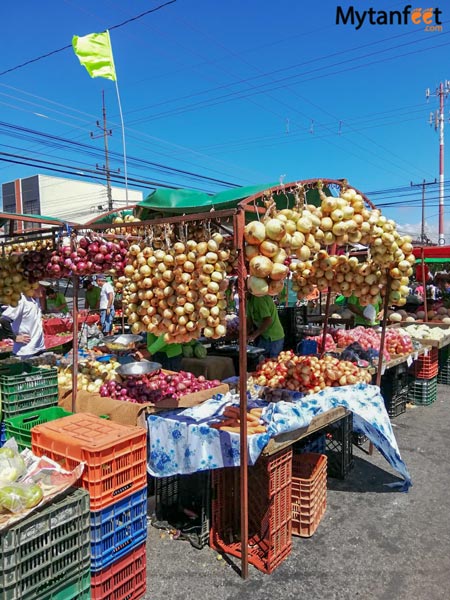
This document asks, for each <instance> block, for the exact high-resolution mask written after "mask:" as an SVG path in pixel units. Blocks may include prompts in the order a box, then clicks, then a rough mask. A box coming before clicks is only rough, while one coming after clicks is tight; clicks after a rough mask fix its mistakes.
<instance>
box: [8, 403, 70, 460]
mask: <svg viewBox="0 0 450 600" xmlns="http://www.w3.org/2000/svg"><path fill="white" fill-rule="evenodd" d="M71 414H72V413H71V412H68V411H67V410H64V409H63V408H61V407H59V406H52V407H51V408H41V409H37V410H35V411H31V412H27V413H23V414H22V415H19V416H18V417H11V418H10V419H5V427H6V439H9V438H14V439H15V440H16V442H17V445H18V446H19V450H23V449H24V448H31V429H32V428H33V427H34V426H35V425H41V423H48V422H49V421H56V419H61V418H62V417H68V416H69V415H71Z"/></svg>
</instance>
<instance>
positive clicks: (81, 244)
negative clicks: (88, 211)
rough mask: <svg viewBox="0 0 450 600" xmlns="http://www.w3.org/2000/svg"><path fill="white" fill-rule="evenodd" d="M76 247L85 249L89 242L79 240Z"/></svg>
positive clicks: (83, 238) (84, 239)
mask: <svg viewBox="0 0 450 600" xmlns="http://www.w3.org/2000/svg"><path fill="white" fill-rule="evenodd" d="M78 245H79V246H80V248H87V247H88V246H89V242H88V240H87V239H86V238H85V237H82V238H80V240H79V242H78Z"/></svg>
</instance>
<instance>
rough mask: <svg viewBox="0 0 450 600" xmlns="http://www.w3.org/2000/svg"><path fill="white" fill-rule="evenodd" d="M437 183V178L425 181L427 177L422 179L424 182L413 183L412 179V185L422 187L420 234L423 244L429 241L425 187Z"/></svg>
mask: <svg viewBox="0 0 450 600" xmlns="http://www.w3.org/2000/svg"><path fill="white" fill-rule="evenodd" d="M436 184H437V179H435V180H434V181H425V179H424V180H423V181H422V183H413V182H412V181H411V187H421V188H422V231H421V234H420V241H421V242H422V244H425V242H426V241H427V239H428V238H427V236H426V235H425V188H426V186H427V185H436Z"/></svg>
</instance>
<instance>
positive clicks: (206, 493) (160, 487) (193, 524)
mask: <svg viewBox="0 0 450 600" xmlns="http://www.w3.org/2000/svg"><path fill="white" fill-rule="evenodd" d="M154 481H155V514H156V519H157V520H158V521H167V522H168V523H169V524H170V525H171V526H172V527H174V528H175V529H178V530H180V531H181V533H182V534H183V536H184V537H186V538H187V539H188V540H189V541H190V543H191V544H192V545H193V546H195V547H196V548H203V547H204V546H206V545H207V544H208V540H209V529H210V521H211V473H210V471H200V472H198V473H192V474H191V475H173V476H172V477H156V478H155V480H154ZM186 511H188V514H193V513H194V514H195V515H197V516H196V517H192V518H189V516H188V514H186Z"/></svg>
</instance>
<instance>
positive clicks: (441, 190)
mask: <svg viewBox="0 0 450 600" xmlns="http://www.w3.org/2000/svg"><path fill="white" fill-rule="evenodd" d="M444 96H445V92H444V84H443V83H441V84H440V85H439V245H440V246H443V245H444V244H445V238H444V120H445V119H444Z"/></svg>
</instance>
